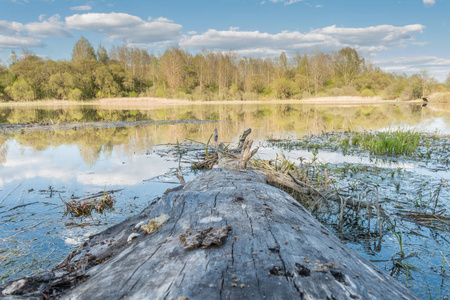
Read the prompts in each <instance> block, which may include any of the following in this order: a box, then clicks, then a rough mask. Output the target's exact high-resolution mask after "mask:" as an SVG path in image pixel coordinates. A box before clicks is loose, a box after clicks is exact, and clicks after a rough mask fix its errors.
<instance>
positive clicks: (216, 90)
mask: <svg viewBox="0 0 450 300" xmlns="http://www.w3.org/2000/svg"><path fill="white" fill-rule="evenodd" d="M449 89H450V76H449V77H448V78H447V80H446V82H445V83H439V82H438V81H437V80H436V79H435V78H434V77H431V76H429V74H428V72H427V70H421V71H420V72H419V73H418V74H413V75H410V76H408V75H406V74H395V73H394V74H392V73H387V72H384V71H382V70H381V69H380V68H378V67H376V66H374V65H373V64H372V63H371V62H370V61H369V60H366V59H365V58H363V57H362V56H361V55H360V54H359V53H358V52H357V51H356V50H355V49H353V48H350V47H346V48H342V49H341V50H340V51H337V52H333V53H322V52H320V51H316V52H314V53H304V54H300V53H297V54H295V55H294V56H293V57H290V58H288V57H287V55H286V54H285V53H284V52H283V53H281V55H280V56H279V57H275V58H260V57H241V56H239V55H238V54H237V53H234V52H232V51H229V52H207V51H203V52H201V53H196V54H192V53H189V52H187V51H185V50H183V49H181V48H178V47H172V48H168V49H166V50H165V51H164V52H163V53H162V54H158V55H155V54H152V53H149V52H148V51H147V50H145V49H139V48H136V47H132V46H129V45H127V44H125V43H124V44H123V45H121V46H113V47H112V48H111V49H110V50H109V51H107V50H106V49H105V47H103V46H102V45H101V44H100V45H99V46H98V47H97V49H95V48H94V47H93V46H92V45H91V43H90V42H89V41H88V40H87V39H85V38H84V37H81V38H80V39H79V40H78V41H77V43H76V44H75V45H74V48H73V52H72V58H71V60H70V61H53V60H51V59H43V58H41V57H39V56H37V55H35V54H34V53H33V52H31V51H29V50H27V49H25V50H23V52H22V53H21V54H17V53H15V52H14V51H13V52H12V53H11V55H10V59H9V61H8V64H3V65H0V100H1V101H34V100H42V99H61V100H75V101H77V100H90V99H98V98H115V97H160V98H176V99H188V100H204V101H210V100H258V99H306V98H312V97H326V96H361V97H373V96H380V97H381V98H382V99H400V100H411V99H417V98H421V97H422V96H424V95H429V94H432V93H435V92H445V91H448V90H449Z"/></svg>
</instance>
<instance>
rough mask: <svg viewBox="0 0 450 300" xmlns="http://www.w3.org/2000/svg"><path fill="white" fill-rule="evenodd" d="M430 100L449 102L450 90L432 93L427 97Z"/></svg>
mask: <svg viewBox="0 0 450 300" xmlns="http://www.w3.org/2000/svg"><path fill="white" fill-rule="evenodd" d="M428 98H429V99H430V101H431V102H439V103H450V92H447V93H434V94H432V95H430V96H429V97H428Z"/></svg>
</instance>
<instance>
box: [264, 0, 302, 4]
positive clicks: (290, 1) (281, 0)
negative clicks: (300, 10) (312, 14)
mask: <svg viewBox="0 0 450 300" xmlns="http://www.w3.org/2000/svg"><path fill="white" fill-rule="evenodd" d="M269 1H270V2H272V3H283V5H291V4H294V3H297V2H301V1H303V0H269Z"/></svg>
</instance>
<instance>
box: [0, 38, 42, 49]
mask: <svg viewBox="0 0 450 300" xmlns="http://www.w3.org/2000/svg"><path fill="white" fill-rule="evenodd" d="M44 46H45V44H44V43H43V42H42V41H41V40H38V39H34V38H30V37H23V36H6V35H0V49H16V48H31V47H44Z"/></svg>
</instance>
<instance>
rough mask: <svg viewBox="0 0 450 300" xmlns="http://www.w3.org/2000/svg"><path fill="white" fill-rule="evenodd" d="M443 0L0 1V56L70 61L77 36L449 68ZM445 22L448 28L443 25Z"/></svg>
mask: <svg viewBox="0 0 450 300" xmlns="http://www.w3.org/2000/svg"><path fill="white" fill-rule="evenodd" d="M449 14H450V1H448V0H377V1H375V0H214V1H200V0H191V1H187V0H183V1H181V0H178V1H176V0H147V1H137V0H127V1H108V0H104V1H80V0H68V1H61V0H53V1H51V0H0V60H1V61H2V62H7V60H8V57H9V54H10V53H11V50H16V51H17V52H19V53H20V52H21V50H22V49H23V48H28V49H30V50H32V51H33V52H34V53H36V54H37V55H42V56H46V57H49V58H51V59H54V60H63V59H70V56H71V52H72V48H73V45H74V44H75V42H76V41H77V40H78V39H79V37H80V36H81V35H83V36H84V37H86V38H87V39H88V40H89V41H90V42H91V43H92V44H93V46H94V47H97V46H98V45H99V44H100V43H102V45H104V46H105V47H106V48H107V49H109V48H110V47H111V46H112V45H113V44H116V45H118V44H122V43H123V41H126V42H127V43H128V44H130V45H134V46H136V47H143V48H146V49H148V50H149V51H150V52H152V53H155V54H158V53H161V52H162V51H164V49H165V48H166V47H168V46H172V45H178V46H180V47H182V48H184V49H186V50H188V51H191V52H196V51H202V50H203V49H206V50H212V51H228V50H231V51H235V52H237V53H239V54H240V55H242V56H270V57H272V56H277V55H279V54H280V53H281V52H282V51H284V52H286V53H287V54H288V56H290V55H293V54H294V53H296V52H300V53H314V52H315V51H323V52H332V51H337V50H339V49H341V48H342V47H345V46H350V47H353V48H355V49H357V50H358V51H359V52H360V53H361V54H362V55H363V56H364V57H366V58H367V59H370V60H372V61H373V62H374V63H375V65H377V66H380V67H382V68H383V69H384V70H386V71H389V72H397V73H402V72H406V73H408V74H411V73H414V72H418V71H420V70H422V69H426V70H428V72H429V73H430V74H431V75H433V76H435V77H436V78H437V79H438V80H440V81H442V80H445V78H446V77H447V74H448V73H449V71H450V18H449V17H448V15H449ZM447 23H448V24H447Z"/></svg>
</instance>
